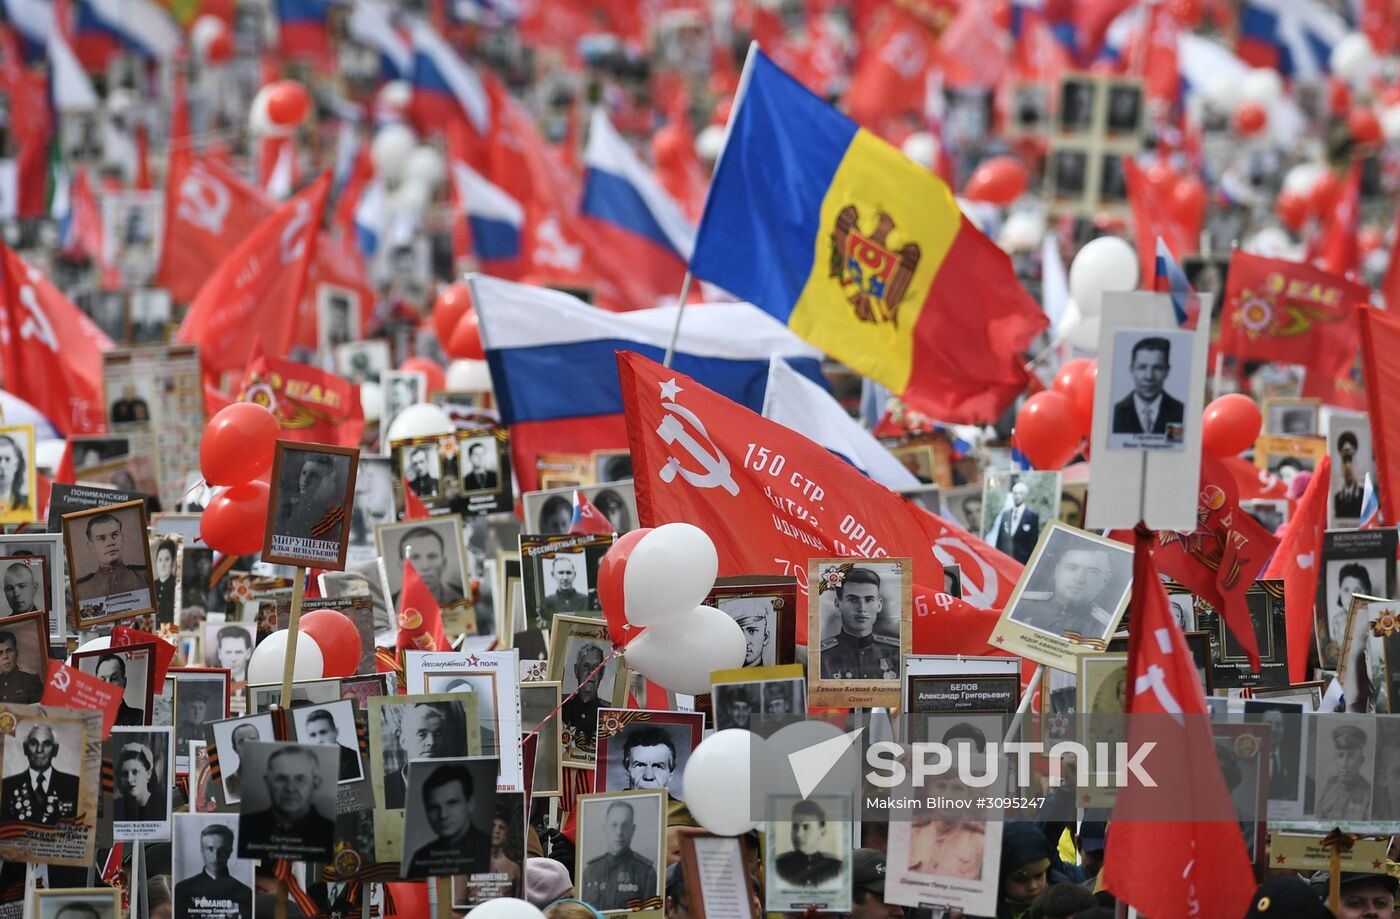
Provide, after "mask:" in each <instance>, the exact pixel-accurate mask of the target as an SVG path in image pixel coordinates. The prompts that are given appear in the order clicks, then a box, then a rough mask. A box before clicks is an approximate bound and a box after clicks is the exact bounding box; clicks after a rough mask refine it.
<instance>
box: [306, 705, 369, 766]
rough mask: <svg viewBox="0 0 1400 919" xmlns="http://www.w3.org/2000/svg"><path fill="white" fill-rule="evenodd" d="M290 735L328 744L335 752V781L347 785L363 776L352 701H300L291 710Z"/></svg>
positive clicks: (322, 744)
mask: <svg viewBox="0 0 1400 919" xmlns="http://www.w3.org/2000/svg"><path fill="white" fill-rule="evenodd" d="M291 716H292V739H293V740H296V741H297V742H299V743H304V744H319V745H321V746H324V747H329V748H331V749H332V750H334V751H335V755H336V783H337V784H339V785H346V784H349V783H352V782H359V781H361V780H362V779H364V777H365V771H364V765H363V763H362V762H361V751H360V742H359V739H358V733H357V731H356V728H355V703H354V701H352V700H350V699H337V700H336V701H334V702H329V703H327V704H325V705H303V706H300V707H298V708H293V709H292V710H291Z"/></svg>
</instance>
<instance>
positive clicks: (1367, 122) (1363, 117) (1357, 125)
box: [1347, 108, 1382, 144]
mask: <svg viewBox="0 0 1400 919" xmlns="http://www.w3.org/2000/svg"><path fill="white" fill-rule="evenodd" d="M1347 133H1348V134H1350V135H1351V139H1352V140H1354V141H1356V142H1357V143H1358V144H1378V143H1380V142H1381V138H1382V135H1381V120H1380V119H1379V118H1377V117H1376V113H1375V112H1373V111H1371V110H1370V109H1369V108H1354V109H1352V110H1351V111H1350V112H1349V113H1348V114H1347Z"/></svg>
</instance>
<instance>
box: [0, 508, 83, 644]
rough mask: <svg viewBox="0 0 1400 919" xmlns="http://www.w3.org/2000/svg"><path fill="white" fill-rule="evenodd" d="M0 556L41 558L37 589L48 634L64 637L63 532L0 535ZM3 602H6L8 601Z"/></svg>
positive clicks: (66, 632)
mask: <svg viewBox="0 0 1400 919" xmlns="http://www.w3.org/2000/svg"><path fill="white" fill-rule="evenodd" d="M0 555H4V556H8V557H17V556H37V557H39V558H42V559H43V560H44V571H45V580H44V582H43V584H41V585H40V590H42V591H43V593H44V599H43V608H44V610H45V611H46V612H47V613H48V621H49V634H50V635H53V636H55V637H56V638H59V639H64V638H66V637H67V634H68V616H67V615H66V609H65V607H66V603H65V601H64V595H65V593H66V592H67V583H68V582H67V577H66V574H65V570H64V569H65V567H66V562H65V558H66V556H65V555H64V554H63V534H62V533H61V532H57V533H55V532H50V533H12V534H9V535H5V536H0ZM6 602H7V603H8V600H7V601H6ZM37 602H38V601H36V603H37Z"/></svg>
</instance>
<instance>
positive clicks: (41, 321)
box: [0, 243, 112, 435]
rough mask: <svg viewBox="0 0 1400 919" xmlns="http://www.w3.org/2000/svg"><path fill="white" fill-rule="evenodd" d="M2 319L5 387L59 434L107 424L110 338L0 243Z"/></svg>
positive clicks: (87, 431) (0, 333) (0, 336)
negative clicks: (105, 363) (105, 360)
mask: <svg viewBox="0 0 1400 919" xmlns="http://www.w3.org/2000/svg"><path fill="white" fill-rule="evenodd" d="M0 260H2V261H3V265H0V270H3V272H4V288H3V290H4V295H3V296H4V300H3V302H4V306H5V314H4V321H3V322H0V361H3V364H4V368H5V380H4V383H5V389H6V391H8V392H11V393H14V394H15V395H16V396H19V397H20V398H21V399H23V400H25V401H26V402H28V403H29V404H30V405H32V406H34V407H35V408H37V409H38V410H39V411H40V412H43V414H44V416H45V417H46V418H48V419H49V421H51V422H53V426H54V427H56V428H58V430H59V431H60V432H61V433H63V434H65V435H69V434H93V433H100V432H102V431H105V430H106V429H107V412H106V409H105V406H104V403H103V401H102V352H103V351H107V350H110V349H111V347H112V340H111V339H110V338H108V337H107V336H106V335H105V334H103V332H102V330H101V329H99V328H98V327H97V325H96V323H94V322H93V321H92V320H91V319H89V318H88V317H87V314H85V313H84V312H83V311H82V310H80V309H78V308H77V307H76V306H74V305H73V304H72V303H71V302H69V300H68V298H67V297H65V296H63V293H62V291H60V290H59V289H58V288H57V287H55V286H54V285H53V284H51V283H50V282H49V280H48V279H47V278H45V277H44V275H43V274H42V273H41V272H40V271H39V269H37V268H35V267H33V266H32V265H30V264H29V263H28V262H26V261H24V259H22V258H20V257H19V256H18V255H16V254H15V253H14V252H13V251H12V250H11V249H10V247H9V246H6V245H4V244H3V243H0Z"/></svg>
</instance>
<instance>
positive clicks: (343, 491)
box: [262, 440, 360, 571]
mask: <svg viewBox="0 0 1400 919" xmlns="http://www.w3.org/2000/svg"><path fill="white" fill-rule="evenodd" d="M359 457H360V451H359V449H358V448H356V447H335V446H331V445H329V444H302V443H298V442H296V441H290V440H279V441H277V453H276V456H275V457H274V458H273V462H272V482H273V488H272V495H271V497H270V499H269V502H270V504H271V507H272V512H271V513H269V514H268V516H267V530H266V532H265V533H264V534H263V548H262V560H263V561H264V562H268V563H271V564H276V565H293V566H296V567H299V568H323V569H328V570H331V571H343V570H344V569H345V552H346V548H347V547H348V545H349V540H350V506H351V504H352V503H353V502H354V499H355V472H356V471H357V469H358V461H359Z"/></svg>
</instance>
